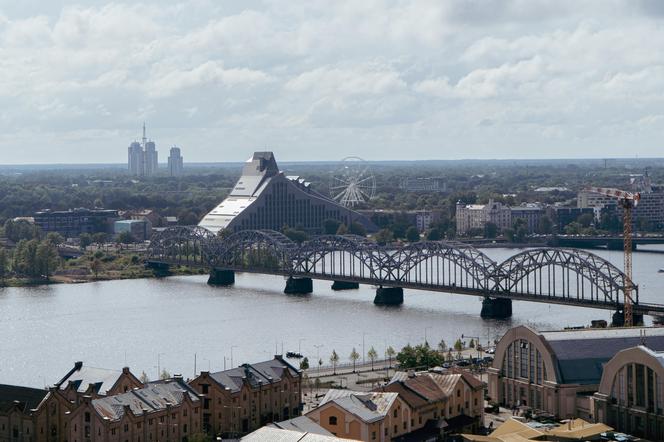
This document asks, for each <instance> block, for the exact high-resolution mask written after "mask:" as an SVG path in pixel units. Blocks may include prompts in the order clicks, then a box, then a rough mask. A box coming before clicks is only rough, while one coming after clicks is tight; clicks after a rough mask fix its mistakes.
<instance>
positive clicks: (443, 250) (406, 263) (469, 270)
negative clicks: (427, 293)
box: [392, 241, 496, 291]
mask: <svg viewBox="0 0 664 442" xmlns="http://www.w3.org/2000/svg"><path fill="white" fill-rule="evenodd" d="M393 261H394V262H395V263H397V264H398V266H397V267H396V268H395V272H394V273H395V274H394V275H393V276H392V277H393V279H394V280H396V281H403V282H411V283H415V284H423V285H437V286H447V287H463V288H469V289H473V290H485V291H488V290H491V289H492V287H493V285H492V281H491V276H492V275H493V273H494V269H495V267H496V263H495V262H494V261H493V260H492V259H491V258H489V257H488V256H486V255H485V254H484V253H482V252H481V251H479V250H478V249H476V248H475V247H473V246H470V245H467V244H463V243H459V242H451V241H450V242H448V241H420V242H415V243H410V244H408V245H405V246H403V247H401V248H399V249H398V250H396V251H395V252H394V253H393Z"/></svg>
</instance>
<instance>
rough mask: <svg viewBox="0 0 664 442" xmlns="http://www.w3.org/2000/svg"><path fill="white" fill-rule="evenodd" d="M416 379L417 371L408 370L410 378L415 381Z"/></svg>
mask: <svg viewBox="0 0 664 442" xmlns="http://www.w3.org/2000/svg"><path fill="white" fill-rule="evenodd" d="M414 377H415V371H413V370H408V378H410V379H413V378H414Z"/></svg>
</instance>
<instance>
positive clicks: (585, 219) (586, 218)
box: [576, 213, 595, 227]
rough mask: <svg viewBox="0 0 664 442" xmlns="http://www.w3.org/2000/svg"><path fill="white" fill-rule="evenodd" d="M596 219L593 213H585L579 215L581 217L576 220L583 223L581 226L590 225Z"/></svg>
mask: <svg viewBox="0 0 664 442" xmlns="http://www.w3.org/2000/svg"><path fill="white" fill-rule="evenodd" d="M594 220H595V217H593V215H592V213H583V214H581V215H579V217H578V218H577V219H576V222H578V223H579V224H581V227H590V225H591V224H592V223H593V221H594Z"/></svg>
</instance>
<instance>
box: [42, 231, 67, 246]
mask: <svg viewBox="0 0 664 442" xmlns="http://www.w3.org/2000/svg"><path fill="white" fill-rule="evenodd" d="M46 241H48V242H50V243H51V244H53V245H54V246H56V247H57V246H59V245H60V244H62V243H63V242H65V239H64V238H63V237H62V235H60V234H59V233H58V232H48V234H47V235H46Z"/></svg>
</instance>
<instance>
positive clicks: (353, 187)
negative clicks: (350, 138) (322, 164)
mask: <svg viewBox="0 0 664 442" xmlns="http://www.w3.org/2000/svg"><path fill="white" fill-rule="evenodd" d="M375 194H376V178H375V177H374V175H373V172H372V171H371V168H370V167H369V165H368V164H367V162H366V161H364V160H363V159H362V158H360V157H346V158H344V159H343V160H341V164H340V165H339V167H338V168H337V169H336V170H335V171H334V172H333V173H332V180H331V181H330V196H331V197H332V199H334V200H335V201H337V202H339V204H341V205H342V206H344V207H353V206H355V205H357V204H361V203H364V202H366V201H369V200H370V199H372V198H373V197H374V196H375Z"/></svg>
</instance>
